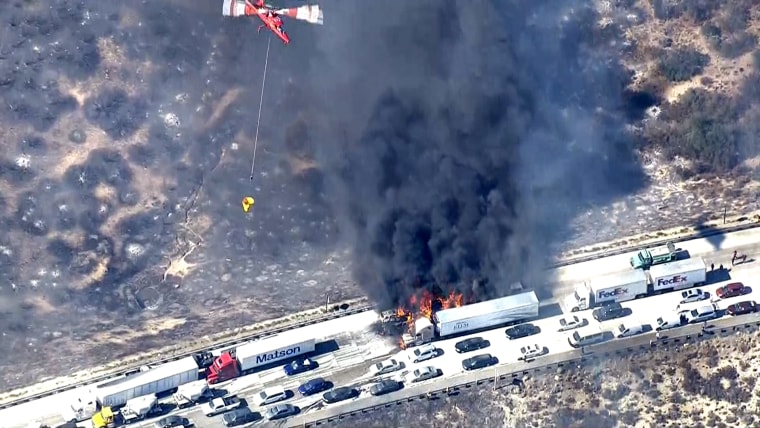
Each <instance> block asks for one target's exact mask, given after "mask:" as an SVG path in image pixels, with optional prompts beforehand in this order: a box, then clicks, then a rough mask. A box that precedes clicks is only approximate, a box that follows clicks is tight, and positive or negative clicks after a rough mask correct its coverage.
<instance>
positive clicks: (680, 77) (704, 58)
mask: <svg viewBox="0 0 760 428" xmlns="http://www.w3.org/2000/svg"><path fill="white" fill-rule="evenodd" d="M709 63H710V57H709V56H708V55H705V54H703V53H702V52H699V51H698V50H696V49H692V48H688V49H675V50H671V51H666V52H665V54H664V56H663V57H662V58H661V59H660V61H659V63H658V68H659V70H660V73H662V75H663V76H664V77H665V78H666V79H668V80H669V81H671V82H683V81H686V80H689V79H691V78H692V77H694V76H696V75H698V74H700V73H701V72H702V70H704V68H705V66H707V64H709Z"/></svg>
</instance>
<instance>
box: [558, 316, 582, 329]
mask: <svg viewBox="0 0 760 428" xmlns="http://www.w3.org/2000/svg"><path fill="white" fill-rule="evenodd" d="M586 324H588V320H587V319H586V318H579V317H578V316H577V315H568V316H566V317H563V318H560V320H559V331H568V330H573V329H576V328H581V327H583V326H585V325H586Z"/></svg>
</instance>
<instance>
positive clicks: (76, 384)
mask: <svg viewBox="0 0 760 428" xmlns="http://www.w3.org/2000/svg"><path fill="white" fill-rule="evenodd" d="M756 227H760V225H759V224H756V223H748V224H740V225H736V226H730V227H726V228H721V229H717V228H716V229H709V230H707V231H699V230H697V231H695V232H694V233H691V234H689V235H682V236H680V237H677V238H668V239H662V240H661V241H653V242H650V243H648V244H647V247H652V246H657V245H663V244H665V243H667V242H674V243H675V242H684V241H689V240H692V239H700V238H706V237H709V236H715V235H721V234H726V233H734V232H739V231H743V230H748V229H752V228H756ZM639 247H640V246H639V245H633V246H627V247H622V248H618V249H615V250H610V251H605V252H599V253H593V254H589V255H587V256H580V257H572V258H568V259H564V260H561V261H555V262H553V263H551V264H549V265H548V266H547V269H556V268H559V267H563V266H569V265H573V264H576V263H583V262H587V261H591V260H597V259H601V258H605V257H611V256H616V255H620V254H625V253H627V252H630V251H635V250H636V249H638V248H639ZM374 307H375V305H373V304H363V305H361V306H359V307H356V308H353V309H350V308H349V309H347V310H345V311H339V312H336V313H332V314H329V315H326V316H321V317H315V318H313V319H309V320H305V321H302V322H299V323H293V324H287V325H283V326H281V327H275V328H271V329H266V330H262V331H258V332H255V333H252V334H250V335H245V336H241V337H238V338H235V339H232V340H227V341H220V342H218V343H214V344H213V345H210V346H204V347H201V348H197V349H191V350H187V351H184V352H182V353H180V354H176V355H173V356H171V357H169V358H163V359H157V360H152V361H149V362H141V364H139V365H137V366H134V367H130V368H128V369H123V370H117V371H114V372H110V373H107V374H103V375H100V376H95V377H93V378H90V379H87V380H84V381H81V382H74V383H71V384H69V385H65V386H61V387H55V388H52V389H49V390H47V391H44V392H39V393H35V394H30V395H26V396H24V397H22V398H18V399H15V400H14V399H11V400H8V401H5V402H2V403H0V410H3V409H7V408H9V407H13V406H16V405H19V404H23V403H26V402H30V401H34V400H38V399H40V398H44V397H48V396H51V395H55V394H59V393H61V392H65V391H70V390H72V389H76V388H80V387H82V386H86V385H92V384H95V383H99V382H103V381H106V380H109V379H113V378H116V377H119V376H124V375H129V374H133V373H137V372H139V370H140V367H141V366H145V365H151V366H153V365H158V364H163V363H167V362H170V361H175V360H178V359H182V358H185V357H187V356H191V355H194V354H197V353H199V352H204V351H209V350H211V349H218V348H224V347H230V346H234V345H237V344H239V343H242V342H247V341H250V340H255V339H258V338H261V337H264V336H269V335H272V334H277V333H281V332H283V331H287V330H292V329H296V328H300V327H305V326H308V325H312V324H316V323H320V322H324V321H329V320H331V319H335V318H340V317H344V316H348V315H354V314H357V313H361V312H365V311H368V310H371V309H374ZM19 389H23V388H19ZM19 394H23V393H19Z"/></svg>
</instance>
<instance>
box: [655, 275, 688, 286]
mask: <svg viewBox="0 0 760 428" xmlns="http://www.w3.org/2000/svg"><path fill="white" fill-rule="evenodd" d="M686 279H687V278H686V277H685V276H683V275H676V276H674V277H672V278H660V279H658V280H657V285H658V286H661V285H676V284H680V283H682V282H686Z"/></svg>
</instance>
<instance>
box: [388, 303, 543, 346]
mask: <svg viewBox="0 0 760 428" xmlns="http://www.w3.org/2000/svg"><path fill="white" fill-rule="evenodd" d="M538 309H539V301H538V297H537V296H536V293H535V292H534V291H529V292H524V293H520V294H515V295H512V296H507V297H502V298H500V299H494V300H488V301H485V302H480V303H474V304H471V305H465V306H461V307H458V308H451V309H444V310H441V311H438V312H436V313H435V314H433V316H432V320H430V319H428V318H426V317H421V318H419V319H417V320H416V321H415V322H414V332H413V334H409V333H406V334H404V335H403V336H402V340H403V342H404V346H405V347H411V346H419V345H422V344H425V343H430V342H432V341H433V340H436V339H438V338H443V337H447V336H452V335H454V334H461V333H467V332H470V331H475V330H480V329H484V328H489V327H495V326H498V325H502V324H509V323H512V322H516V321H523V320H529V319H532V318H536V317H538Z"/></svg>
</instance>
